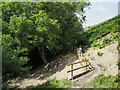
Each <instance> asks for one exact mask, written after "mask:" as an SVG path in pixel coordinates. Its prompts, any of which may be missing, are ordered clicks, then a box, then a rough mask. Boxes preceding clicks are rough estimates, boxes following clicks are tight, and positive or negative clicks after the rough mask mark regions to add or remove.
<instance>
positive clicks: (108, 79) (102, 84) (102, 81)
mask: <svg viewBox="0 0 120 90" xmlns="http://www.w3.org/2000/svg"><path fill="white" fill-rule="evenodd" d="M118 76H119V74H118V75H116V76H104V75H103V74H100V75H99V76H98V77H97V78H96V79H95V80H93V81H91V82H90V83H89V84H88V86H87V87H95V88H118V87H119V85H120V84H119V83H120V80H119V78H118Z"/></svg>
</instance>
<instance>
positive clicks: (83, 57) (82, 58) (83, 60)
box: [67, 48, 88, 79]
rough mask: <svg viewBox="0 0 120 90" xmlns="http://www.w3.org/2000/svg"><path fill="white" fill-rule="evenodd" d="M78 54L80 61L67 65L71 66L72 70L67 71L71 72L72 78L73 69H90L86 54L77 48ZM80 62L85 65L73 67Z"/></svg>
mask: <svg viewBox="0 0 120 90" xmlns="http://www.w3.org/2000/svg"><path fill="white" fill-rule="evenodd" d="M77 55H78V58H79V62H75V63H71V64H68V65H67V66H71V70H69V71H67V73H69V72H71V79H73V71H75V70H78V69H81V68H85V70H86V71H87V70H88V60H86V57H85V55H84V54H83V53H82V52H81V51H80V50H79V49H78V48H77ZM80 63H82V65H83V66H81V67H78V68H75V69H73V65H75V64H80Z"/></svg>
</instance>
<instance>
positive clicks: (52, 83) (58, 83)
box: [36, 78, 73, 88]
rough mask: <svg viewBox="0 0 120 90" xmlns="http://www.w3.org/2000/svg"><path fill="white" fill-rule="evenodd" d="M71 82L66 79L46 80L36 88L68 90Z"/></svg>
mask: <svg viewBox="0 0 120 90" xmlns="http://www.w3.org/2000/svg"><path fill="white" fill-rule="evenodd" d="M72 83H73V82H72V81H70V80H68V79H62V80H56V78H53V79H50V80H47V81H46V82H45V83H43V84H41V85H38V86H37V87H36V88H68V87H69V86H70V85H71V84H72Z"/></svg>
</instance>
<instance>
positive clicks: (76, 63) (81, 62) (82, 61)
mask: <svg viewBox="0 0 120 90" xmlns="http://www.w3.org/2000/svg"><path fill="white" fill-rule="evenodd" d="M86 61H88V60H86ZM86 61H79V62H75V63H71V64H68V65H67V66H70V65H74V64H78V63H82V62H86Z"/></svg>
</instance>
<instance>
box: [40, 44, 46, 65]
mask: <svg viewBox="0 0 120 90" xmlns="http://www.w3.org/2000/svg"><path fill="white" fill-rule="evenodd" d="M39 50H40V48H39ZM40 54H41V58H42V60H43V62H44V64H47V60H46V56H45V51H44V46H43V45H42V52H41V51H40Z"/></svg>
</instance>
